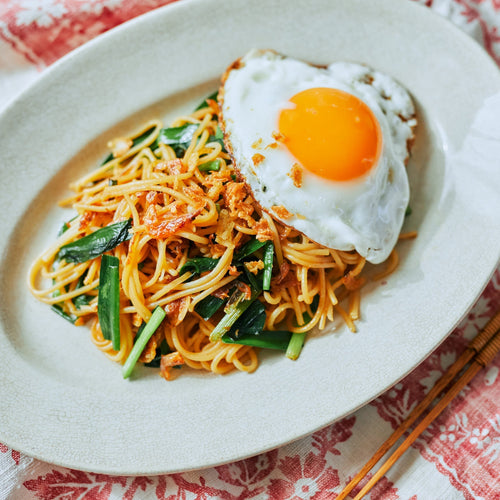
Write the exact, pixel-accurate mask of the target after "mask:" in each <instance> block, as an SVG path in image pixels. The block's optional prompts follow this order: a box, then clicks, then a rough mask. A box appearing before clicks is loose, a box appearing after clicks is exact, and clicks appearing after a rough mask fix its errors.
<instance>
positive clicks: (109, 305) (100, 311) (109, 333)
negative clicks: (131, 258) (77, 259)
mask: <svg viewBox="0 0 500 500" xmlns="http://www.w3.org/2000/svg"><path fill="white" fill-rule="evenodd" d="M119 265H120V261H119V259H118V257H113V256H112V255H103V256H102V259H101V270H100V273H99V295H98V297H97V315H98V316H99V324H100V326H101V331H102V336H103V337H104V338H105V339H106V340H111V342H112V343H113V349H114V350H115V351H119V350H120V275H119Z"/></svg>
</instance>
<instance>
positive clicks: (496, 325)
mask: <svg viewBox="0 0 500 500" xmlns="http://www.w3.org/2000/svg"><path fill="white" fill-rule="evenodd" d="M499 329H500V311H499V312H497V313H496V315H495V316H494V317H493V318H491V320H490V321H488V323H487V324H486V326H485V327H484V328H483V329H482V330H481V332H480V333H479V334H478V335H477V336H476V337H475V338H474V339H473V340H472V341H471V342H470V343H469V345H468V346H467V347H466V349H465V351H464V352H463V353H462V354H461V355H460V357H459V358H458V359H457V360H456V361H455V363H453V365H452V366H450V368H449V369H448V370H447V372H446V373H445V374H444V375H443V376H442V377H441V378H440V379H439V380H438V381H437V382H436V384H435V385H434V387H433V388H432V389H431V390H430V391H429V392H428V393H427V395H426V396H425V398H424V399H423V400H422V401H421V402H420V403H419V404H418V405H417V406H416V407H415V409H414V410H413V411H412V412H411V413H410V414H409V415H408V417H406V419H405V420H404V421H403V422H402V423H401V425H400V426H399V427H398V428H397V429H396V430H395V431H394V432H393V433H392V434H391V435H390V436H389V438H388V439H387V440H386V441H385V442H384V443H383V444H382V445H381V446H380V447H379V449H378V450H377V451H376V452H375V454H374V455H373V456H372V458H371V459H370V460H369V461H368V462H367V463H366V464H365V465H364V467H363V468H362V469H361V470H360V471H359V472H358V473H357V474H356V476H354V478H353V479H352V480H351V481H350V482H349V483H348V484H347V486H346V487H345V488H344V489H343V490H342V492H341V493H340V495H339V496H338V497H337V500H343V499H345V498H346V497H347V495H349V493H350V492H351V491H352V489H353V488H354V487H355V486H356V485H357V484H358V483H359V482H360V481H361V480H362V479H363V478H364V477H365V476H366V474H368V472H369V471H370V470H371V469H372V468H373V467H374V466H375V465H376V464H377V462H379V460H380V459H381V458H382V457H383V456H384V455H385V454H386V453H387V452H388V451H389V450H390V449H391V448H392V446H393V445H394V444H395V443H396V441H397V440H398V439H399V438H400V437H401V436H402V435H403V434H404V433H405V432H406V430H408V429H409V428H410V426H411V425H413V423H414V422H415V421H416V420H417V419H418V417H420V415H422V413H423V412H424V411H425V410H426V409H427V408H428V407H429V405H430V404H431V403H432V402H433V401H434V400H435V399H436V397H438V396H439V394H440V393H441V392H442V391H443V390H444V389H445V388H446V387H447V386H448V384H449V383H450V382H451V381H452V380H453V379H454V378H455V377H456V376H457V375H458V374H459V373H460V372H461V371H462V370H463V368H464V367H465V366H466V365H467V364H469V362H470V361H471V360H472V359H473V358H474V357H476V359H475V360H474V363H473V364H472V365H471V367H470V368H469V369H468V370H467V371H466V372H465V373H464V374H463V375H462V377H461V378H460V379H459V380H458V381H457V382H456V383H455V384H454V385H453V386H452V387H451V388H450V391H452V390H453V388H455V386H457V387H458V386H459V385H460V384H463V385H460V389H458V390H457V392H456V393H455V394H454V395H453V396H451V397H450V398H449V399H448V397H449V394H450V393H451V392H450V391H449V392H448V393H447V394H446V395H445V396H444V397H443V399H442V400H441V402H443V404H444V406H442V408H441V409H440V410H439V412H438V413H433V412H434V410H435V409H436V408H437V407H438V406H437V405H436V407H434V409H433V410H432V411H431V412H430V413H429V414H428V415H427V417H426V418H425V419H424V420H423V421H422V422H424V421H427V419H428V418H429V415H431V414H433V415H434V416H433V417H432V419H431V420H428V423H427V424H426V425H425V427H422V428H421V426H422V422H421V423H420V424H419V426H418V427H417V428H416V429H415V431H413V432H412V433H411V434H410V435H409V436H408V438H406V440H405V441H404V442H403V443H402V444H401V445H400V447H399V448H398V449H397V450H396V452H394V454H393V455H392V456H391V457H390V458H389V460H392V459H393V457H394V456H395V455H396V453H398V455H397V457H396V458H395V459H394V460H393V461H392V462H390V463H389V465H388V466H387V467H386V468H385V469H384V471H383V472H381V473H380V474H379V472H380V470H379V471H378V472H377V473H376V474H375V476H373V477H372V478H371V479H370V481H369V483H367V484H366V485H365V487H364V488H363V489H362V490H361V492H360V493H359V494H358V496H356V499H358V498H362V496H363V495H365V494H366V493H367V492H368V491H369V490H370V489H371V488H372V487H373V485H374V484H375V483H376V482H377V481H378V479H379V478H380V477H381V476H382V475H383V474H384V473H385V472H386V471H387V470H388V469H389V468H390V467H391V466H392V465H393V464H394V462H395V461H396V460H397V458H399V457H400V456H401V455H402V454H403V453H404V451H406V449H407V448H408V447H409V446H410V445H411V444H412V443H413V441H415V439H416V438H417V437H418V435H419V434H420V433H421V432H422V431H423V430H424V429H425V428H426V427H427V425H429V423H430V422H432V420H433V419H434V418H436V417H437V416H438V415H439V414H440V413H441V411H443V409H444V408H445V407H446V406H447V405H448V403H449V402H450V401H451V399H453V398H454V397H455V395H456V394H458V392H460V390H461V389H462V388H463V387H464V386H465V385H467V383H468V382H469V381H470V380H471V379H472V377H473V376H474V375H475V374H476V373H477V371H479V370H480V368H481V367H482V366H485V365H482V364H481V363H482V362H483V361H482V360H484V356H486V355H485V354H484V355H483V354H482V353H483V349H486V348H485V346H487V345H488V346H489V345H490V344H488V343H489V342H490V340H491V342H493V340H492V339H493V338H494V336H495V334H497V333H498V330H499ZM496 340H497V344H498V349H500V336H497V337H496ZM492 349H493V348H492V347H488V352H491V350H492ZM496 352H498V350H497V351H495V353H496ZM479 353H481V356H482V357H481V358H480V354H479ZM493 357H494V355H493ZM491 359H493V358H491ZM490 361H491V360H490ZM488 362H489V361H488ZM466 374H467V377H471V378H467V377H466ZM471 374H472V375H471ZM464 380H465V382H464ZM457 384H458V385H457ZM445 399H446V402H444V401H445ZM441 402H440V403H438V404H441ZM417 429H420V431H419V432H418V434H416V435H415V436H414V437H413V439H412V440H411V441H409V442H408V443H407V445H406V441H407V440H408V439H409V437H410V436H412V435H413V433H415V432H416V430H417ZM404 445H406V447H405V448H404V449H402V448H403V446H404ZM389 460H388V462H389ZM388 462H386V463H385V464H384V465H383V466H382V467H384V466H385V465H386V464H388ZM381 469H382V468H381ZM375 478H376V479H375ZM368 485H370V486H369V488H368Z"/></svg>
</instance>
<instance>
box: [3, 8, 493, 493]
mask: <svg viewBox="0 0 500 500" xmlns="http://www.w3.org/2000/svg"><path fill="white" fill-rule="evenodd" d="M172 1H174V0H17V1H13V0H12V1H9V0H3V1H2V2H1V3H0V106H3V105H5V103H6V102H7V101H8V100H9V99H10V98H12V97H13V96H14V95H16V94H17V93H18V92H19V91H20V90H21V89H22V88H23V87H24V86H25V85H27V84H28V83H29V82H31V81H32V80H33V79H34V78H35V77H36V76H37V74H38V73H39V71H40V70H43V68H45V67H46V66H48V65H49V64H51V63H53V62H54V61H56V60H57V59H59V58H60V57H61V56H62V55H64V54H65V53H67V52H68V51H70V50H72V49H74V48H75V47H77V46H79V45H81V44H82V43H84V42H86V41H87V40H90V39H91V38H93V37H95V36H96V35H98V34H100V33H102V32H104V31H106V30H108V29H110V28H112V27H114V26H116V25H118V24H120V23H122V22H123V21H125V20H127V19H130V18H132V17H134V16H137V15H139V14H142V13H144V12H146V11H149V10H151V9H154V8H156V7H159V6H162V5H165V4H167V3H171V2H172ZM179 1H181V0H179ZM401 1H409V0H401ZM419 1H420V3H422V4H424V5H426V6H428V7H429V8H432V9H433V10H435V11H436V12H438V13H439V14H441V15H443V16H445V17H447V18H449V19H450V20H451V21H452V22H454V23H455V24H456V25H458V26H459V27H460V28H462V29H463V30H464V31H465V32H467V33H468V34H469V35H470V36H472V37H473V38H475V39H476V40H477V41H478V42H479V43H480V44H481V45H483V46H484V47H485V49H486V50H487V51H488V52H489V54H490V55H491V56H492V57H493V58H494V59H495V61H496V62H497V63H498V64H500V32H499V28H500V0H434V1H433V0H419ZM498 309H500V268H499V269H497V271H496V273H495V274H494V276H493V278H492V280H491V281H490V283H489V285H488V286H487V288H486V290H485V291H484V293H483V294H482V296H481V297H480V299H479V300H478V301H477V303H476V304H475V306H474V307H473V309H472V310H471V311H470V313H469V314H468V316H467V317H466V318H465V319H464V320H463V322H462V323H461V324H460V325H459V326H458V328H457V329H456V330H455V332H454V333H453V334H452V335H451V336H450V337H449V338H448V339H447V340H446V341H445V342H444V343H443V344H442V345H441V346H440V347H439V348H438V349H437V350H436V351H435V352H434V353H433V354H432V355H431V356H429V358H428V359H427V360H426V361H424V362H423V363H422V364H421V365H420V366H419V367H418V368H417V369H416V370H415V371H414V372H413V373H411V374H410V375H409V376H408V377H406V378H405V379H404V380H402V381H401V382H400V383H398V384H397V385H395V386H394V387H393V388H392V389H390V390H389V391H388V392H387V393H385V394H384V395H382V396H381V397H379V398H378V399H376V400H375V401H373V402H372V403H371V404H369V405H367V406H365V407H364V408H362V409H361V410H359V411H357V412H356V413H354V414H353V415H351V416H349V417H347V418H345V419H343V420H342V421H340V422H338V423H336V424H334V425H331V426H329V427H327V428H325V429H323V430H321V431H318V432H316V433H314V434H313V435H311V436H309V437H307V438H304V439H302V440H300V441H297V442H295V443H293V444H290V445H287V446H283V447H281V448H279V449H276V450H273V451H270V452H267V453H263V454H261V455H258V456H256V457H253V458H249V459H246V460H242V461H239V462H236V463H231V464H227V465H223V466H220V467H215V468H212V469H206V470H201V471H195V472H186V473H181V474H172V475H165V476H158V477H125V476H108V475H103V474H94V473H88V472H81V471H77V470H69V469H65V468H63V467H56V466H53V465H50V464H47V463H43V462H40V461H38V460H35V459H32V458H30V457H28V456H26V455H23V454H22V453H19V452H18V451H16V450H12V449H10V448H9V447H7V446H5V445H3V444H1V443H0V499H4V498H5V499H7V498H8V499H14V500H16V499H27V498H36V499H42V500H51V499H72V500H73V499H74V500H76V499H79V500H80V499H82V500H83V499H86V500H105V499H106V500H107V499H128V500H132V499H160V500H167V499H169V500H170V499H228V500H229V499H230V500H236V499H239V500H243V499H250V498H271V499H277V500H285V499H314V500H321V499H330V498H335V496H336V494H338V493H339V492H340V490H341V489H342V487H343V486H344V485H345V484H346V483H347V482H348V481H349V480H350V478H351V477H352V476H353V475H354V474H355V473H356V472H357V471H358V470H359V468H360V467H361V466H362V465H363V464H364V463H365V462H366V460H367V459H368V458H370V457H371V455H372V454H373V452H374V451H375V450H376V448H377V447H378V445H380V443H381V442H383V441H384V440H385V439H386V438H387V437H388V436H389V434H390V433H391V431H392V429H394V428H395V427H397V426H398V425H399V423H400V422H401V421H402V420H403V419H404V417H405V416H406V415H407V414H408V413H409V412H410V411H411V410H412V409H413V408H414V407H415V406H416V404H417V403H418V402H419V401H420V400H421V399H422V397H423V396H424V394H425V393H426V392H427V391H428V390H429V388H430V387H432V385H433V384H434V383H435V381H436V380H437V379H438V378H439V376H440V375H441V374H443V373H444V372H445V371H446V370H447V368H448V367H449V366H450V365H451V364H452V363H453V362H454V360H455V359H456V358H457V356H458V355H459V354H460V352H461V351H462V350H463V349H464V346H465V345H466V343H467V342H468V340H469V339H471V338H472V337H473V336H474V335H475V334H476V333H477V332H478V330H479V329H480V328H481V327H482V326H483V325H484V324H485V323H486V322H487V320H488V319H489V318H490V317H491V316H492V315H493V313H494V312H495V311H497V310H498ZM499 370H500V356H498V357H497V359H496V360H495V361H494V362H493V364H492V365H491V366H490V367H488V368H487V369H486V370H483V371H482V372H480V374H479V375H478V376H477V377H476V378H475V379H474V380H473V382H472V383H471V385H470V386H469V387H467V388H466V389H464V390H463V391H462V393H461V394H460V395H459V396H458V397H457V398H456V399H455V400H454V401H453V402H452V404H451V405H450V406H449V407H448V408H447V409H446V410H445V412H444V413H443V414H442V415H441V416H440V418H438V419H437V420H436V421H435V422H434V423H433V424H432V425H431V426H430V427H429V428H428V429H427V430H426V431H425V432H424V434H423V435H422V436H421V437H420V438H419V439H418V440H417V441H416V443H415V444H414V445H413V447H412V448H410V450H409V451H408V452H407V453H406V454H405V455H404V456H403V457H402V458H401V459H400V460H399V461H398V462H397V464H396V466H395V467H393V469H391V471H389V473H388V474H387V476H386V477H384V478H383V480H381V481H380V482H379V483H378V485H377V486H376V487H375V488H374V489H373V490H372V492H371V494H370V495H369V497H368V498H371V499H388V500H396V499H405V500H417V499H419V500H427V499H464V498H465V499H468V500H472V499H498V498H500V376H499ZM362 484H363V483H362ZM362 484H361V486H362ZM361 486H360V487H361ZM360 487H359V488H358V489H357V490H355V492H356V491H359V489H360Z"/></svg>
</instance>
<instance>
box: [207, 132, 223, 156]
mask: <svg viewBox="0 0 500 500" xmlns="http://www.w3.org/2000/svg"><path fill="white" fill-rule="evenodd" d="M209 142H218V143H219V144H220V145H221V147H222V152H223V153H227V149H226V146H225V145H224V132H222V130H221V128H220V127H217V130H216V131H215V134H214V135H211V136H209V138H208V139H207V143H209Z"/></svg>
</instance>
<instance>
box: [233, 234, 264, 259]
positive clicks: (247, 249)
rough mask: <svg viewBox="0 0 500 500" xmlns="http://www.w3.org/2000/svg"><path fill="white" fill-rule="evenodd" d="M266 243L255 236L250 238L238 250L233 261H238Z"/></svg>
mask: <svg viewBox="0 0 500 500" xmlns="http://www.w3.org/2000/svg"><path fill="white" fill-rule="evenodd" d="M266 243H267V242H266V241H259V240H258V239H257V238H252V239H251V240H249V241H247V242H246V243H245V244H244V245H243V246H242V247H241V248H240V249H239V250H238V252H237V253H236V255H235V256H234V257H233V261H235V262H238V261H240V260H243V259H244V258H245V257H248V256H249V255H251V254H253V253H255V252H256V251H257V250H259V248H262V247H263V246H264V245H265V244H266Z"/></svg>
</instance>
